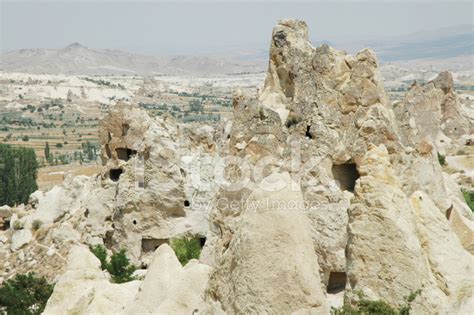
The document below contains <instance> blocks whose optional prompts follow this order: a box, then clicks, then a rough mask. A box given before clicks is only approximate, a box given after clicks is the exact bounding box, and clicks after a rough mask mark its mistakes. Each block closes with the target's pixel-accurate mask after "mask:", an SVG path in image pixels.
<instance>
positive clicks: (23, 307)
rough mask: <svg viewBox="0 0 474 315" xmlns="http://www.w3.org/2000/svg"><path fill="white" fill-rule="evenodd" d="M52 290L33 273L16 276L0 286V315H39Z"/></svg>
mask: <svg viewBox="0 0 474 315" xmlns="http://www.w3.org/2000/svg"><path fill="white" fill-rule="evenodd" d="M53 288H54V286H53V285H52V284H50V283H48V281H47V280H46V279H45V278H44V277H38V276H36V275H35V274H34V273H28V274H26V275H22V274H18V275H16V276H15V277H13V278H12V279H9V280H6V281H4V282H3V283H2V285H1V286H0V314H25V315H30V314H31V315H36V314H41V313H42V312H43V310H44V308H45V306H46V303H47V302H48V299H49V297H50V296H51V294H52V293H53Z"/></svg>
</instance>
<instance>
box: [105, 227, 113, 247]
mask: <svg viewBox="0 0 474 315" xmlns="http://www.w3.org/2000/svg"><path fill="white" fill-rule="evenodd" d="M113 236H114V231H107V232H105V237H104V239H103V241H104V245H105V247H106V248H109V249H110V248H112V246H113Z"/></svg>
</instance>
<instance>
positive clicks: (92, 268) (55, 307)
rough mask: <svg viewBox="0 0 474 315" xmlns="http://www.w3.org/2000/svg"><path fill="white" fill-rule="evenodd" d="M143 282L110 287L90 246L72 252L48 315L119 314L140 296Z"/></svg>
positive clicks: (46, 310) (51, 298)
mask: <svg viewBox="0 0 474 315" xmlns="http://www.w3.org/2000/svg"><path fill="white" fill-rule="evenodd" d="M139 285H140V282H139V281H132V282H128V283H124V284H113V283H110V281H109V279H107V277H106V276H105V274H104V272H103V271H102V270H101V269H100V261H99V260H98V259H97V258H96V257H95V256H94V254H92V253H91V252H90V251H89V249H88V248H87V247H86V246H74V247H72V248H71V251H70V253H69V258H68V265H67V269H66V272H65V273H64V274H63V275H62V276H61V277H60V278H59V280H58V282H57V283H56V285H55V287H54V292H53V294H52V295H51V297H50V299H49V300H48V304H47V305H46V308H45V310H44V314H111V313H112V314H117V313H118V312H119V311H121V309H122V308H123V306H124V305H126V304H128V303H130V302H131V300H132V299H133V296H134V295H135V294H136V293H137V292H138V287H139Z"/></svg>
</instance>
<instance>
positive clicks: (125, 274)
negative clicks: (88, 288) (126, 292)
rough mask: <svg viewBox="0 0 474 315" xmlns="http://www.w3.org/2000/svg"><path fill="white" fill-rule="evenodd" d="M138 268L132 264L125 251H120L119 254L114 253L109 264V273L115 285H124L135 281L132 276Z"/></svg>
mask: <svg viewBox="0 0 474 315" xmlns="http://www.w3.org/2000/svg"><path fill="white" fill-rule="evenodd" d="M135 270H136V268H135V266H134V265H131V264H130V261H129V260H128V257H127V255H126V254H125V249H122V250H120V251H119V252H118V253H114V254H113V255H112V257H110V263H109V264H107V271H108V272H109V273H110V275H111V276H112V281H113V282H115V283H124V282H129V281H132V280H135V278H134V277H133V276H132V274H133V273H134V272H135Z"/></svg>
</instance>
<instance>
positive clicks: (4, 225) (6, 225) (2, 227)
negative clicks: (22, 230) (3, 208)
mask: <svg viewBox="0 0 474 315" xmlns="http://www.w3.org/2000/svg"><path fill="white" fill-rule="evenodd" d="M0 219H1V218H0ZM8 229H10V220H7V219H5V218H4V219H3V222H2V220H0V231H6V230H8Z"/></svg>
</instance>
